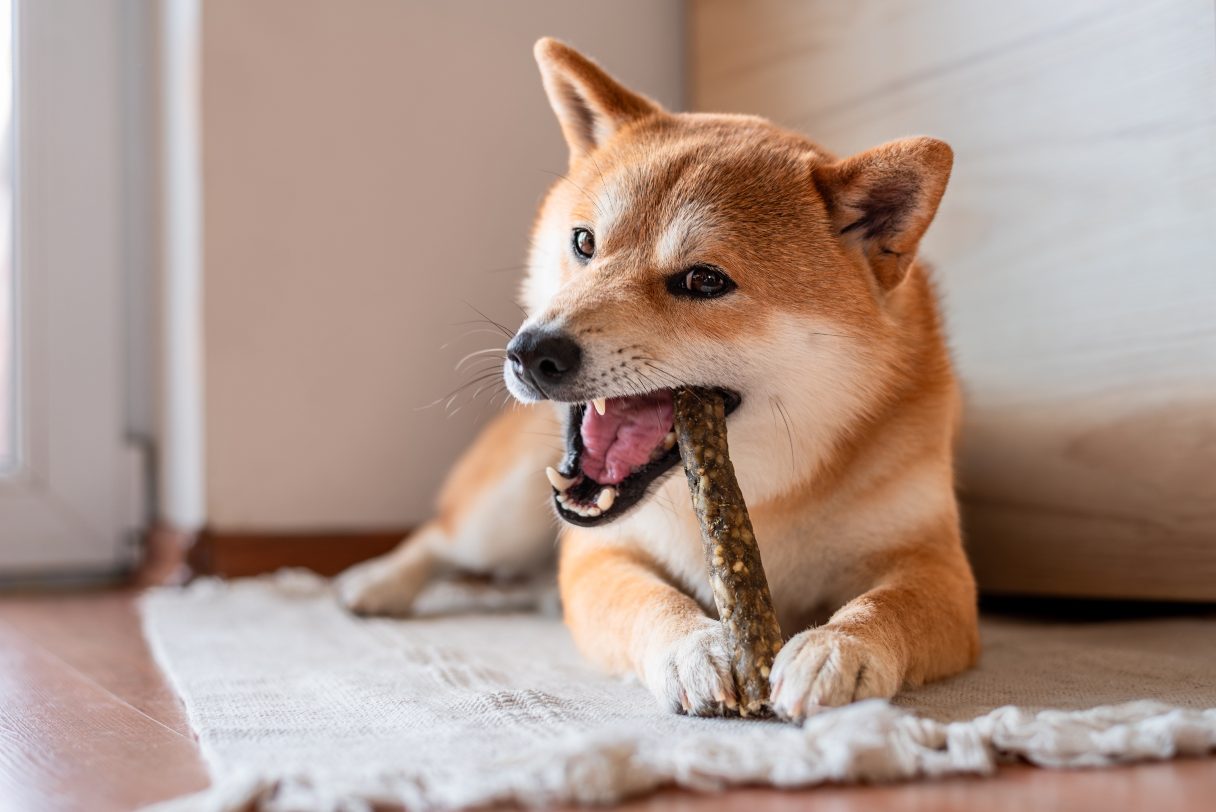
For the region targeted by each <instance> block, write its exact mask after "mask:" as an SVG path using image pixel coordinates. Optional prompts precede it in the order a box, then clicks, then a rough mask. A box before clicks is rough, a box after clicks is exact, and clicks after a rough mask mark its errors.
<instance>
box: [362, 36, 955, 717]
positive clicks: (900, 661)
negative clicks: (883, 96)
mask: <svg viewBox="0 0 1216 812" xmlns="http://www.w3.org/2000/svg"><path fill="white" fill-rule="evenodd" d="M536 57H537V61H538V63H539V65H540V68H541V74H542V77H543V79H544V84H545V87H546V90H547V91H548V93H549V96H550V101H551V103H552V105H553V108H554V111H555V112H556V114H557V116H558V119H559V122H560V123H561V126H562V131H563V133H564V134H565V136H566V139H567V142H568V144H569V146H570V167H569V172H568V175H567V176H565V177H564V178H563V179H562V180H560V181H558V182H557V183H556V184H555V185H554V186H553V188H552V189H551V190H550V191H549V193H548V195H547V196H546V198H545V200H544V202H543V204H542V206H541V210H540V214H539V216H538V218H537V221H536V225H535V229H534V234H533V249H532V254H531V258H530V264H529V274H528V278H527V280H526V281H525V283H524V288H523V299H524V303H525V305H526V306H527V308H528V310H529V312H530V313H531V314H532V315H531V317H530V318H529V319H528V322H527V323H526V325H525V326H529V325H560V326H561V329H563V330H564V331H566V332H567V333H569V334H571V335H572V336H574V337H575V338H577V340H578V341H579V343H580V345H581V346H582V348H583V356H584V362H583V363H584V365H585V366H586V367H587V373H586V374H587V376H588V378H589V380H592V381H598V382H599V383H598V384H595V385H596V386H599V387H600V389H599V390H598V391H597V394H596V395H594V396H601V395H603V396H619V395H622V394H628V393H630V392H633V391H637V390H638V389H642V388H650V389H653V388H663V387H671V386H675V385H685V384H691V385H705V386H725V387H727V388H730V389H732V390H734V391H738V392H740V393H741V394H742V397H743V405H742V406H741V408H740V409H739V411H738V413H737V414H734V415H732V416H731V418H730V422H729V426H730V444H731V453H732V459H733V461H734V464H735V468H736V471H737V473H738V476H739V480H740V484H741V486H742V488H743V492H744V494H745V496H746V498H747V500H748V507H749V511H750V513H751V517H752V520H753V523H754V525H755V527H756V533H757V538H758V539H759V540H760V545H761V553H762V556H763V558H764V561H765V564H766V570H768V573H769V579H770V585H771V588H772V592H773V597H774V601H775V604H776V607H777V611H778V616H779V618H780V620H781V622H782V625H783V628H784V629H785V630H786V631H787V633H794V634H793V636H792V638H791V639H790V640H789V642H788V643H787V645H786V647H785V649H783V651H782V652H781V654H780V655H779V656H778V658H777V662H776V663H775V665H774V669H773V674H772V681H773V699H772V703H773V707H774V708H775V710H777V712H778V713H780V714H781V715H783V716H786V717H789V718H801V717H802V716H804V715H806V714H807V713H809V712H812V711H813V709H814V708H815V707H816V706H821V705H834V704H840V703H842V702H848V701H851V700H853V699H857V698H863V697H866V696H890V695H891V694H893V693H894V692H895V691H897V690H898V689H899V688H900V687H901V686H902V685H913V684H919V683H920V682H923V681H925V680H930V679H938V678H941V677H944V676H947V675H949V674H953V673H956V672H958V671H960V670H962V669H964V668H966V667H968V666H969V665H970V664H971V663H973V662H974V661H975V658H976V657H977V656H978V637H977V632H976V612H975V586H974V582H973V579H972V576H971V572H970V569H969V567H968V565H967V562H966V558H965V556H964V555H963V550H962V543H961V538H960V533H959V524H958V512H957V506H956V502H955V498H954V494H953V470H952V445H953V439H954V433H955V430H956V426H957V423H958V419H959V409H960V406H959V394H958V388H957V384H956V382H955V379H954V375H953V372H952V367H951V363H950V358H949V355H948V352H947V349H946V345H945V341H944V338H943V335H942V327H941V324H940V319H939V316H938V312H937V304H936V300H935V296H934V293H933V290H932V286H931V283H930V279H929V277H928V272H927V269H926V267H925V266H924V265H923V264H918V263H917V262H916V259H915V257H916V249H917V246H918V244H919V241H920V239H921V237H922V236H923V234H924V232H925V230H926V228H928V226H929V224H930V222H931V221H932V219H933V215H934V213H935V212H936V209H937V205H938V202H939V201H940V199H941V196H942V194H943V192H944V190H945V186H946V182H947V180H948V178H949V174H950V168H951V161H952V156H951V152H950V148H949V147H948V146H946V145H945V144H943V143H942V142H940V141H936V140H933V139H929V138H913V139H904V140H902V141H896V142H892V143H890V144H886V145H883V146H880V147H877V148H875V149H873V150H869V151H867V152H864V153H861V154H860V155H856V156H853V157H850V158H846V159H844V160H838V159H837V158H836V157H835V156H833V155H831V154H830V153H828V152H827V151H826V150H824V149H823V148H821V147H819V146H818V145H816V144H814V143H812V142H810V141H808V140H807V139H805V138H804V137H802V136H801V135H798V134H796V133H792V132H789V131H786V130H783V129H781V128H779V127H776V126H775V125H773V124H771V123H769V122H767V121H764V120H762V119H759V118H755V117H748V116H732V115H707V114H673V113H668V112H666V111H664V110H662V109H661V108H660V107H659V106H658V105H657V104H655V103H654V102H653V101H651V100H649V99H647V98H645V97H643V96H640V95H638V94H636V93H633V92H631V91H629V90H627V89H626V88H624V87H622V86H621V85H620V84H619V83H617V82H616V81H615V80H613V79H612V78H611V77H609V76H608V75H607V74H606V73H604V72H603V71H602V70H601V69H600V68H599V67H597V66H596V65H595V64H594V63H593V62H591V61H590V60H588V59H587V58H586V57H583V56H582V55H581V54H579V53H577V52H576V51H574V50H572V49H570V48H569V47H567V46H565V45H563V44H561V43H558V42H556V41H554V40H542V41H541V42H540V43H538V44H537V48H536ZM576 227H585V228H589V229H594V233H595V235H596V252H595V256H594V260H593V261H591V262H580V261H577V260H576V259H575V257H574V256H572V254H571V251H570V250H569V235H570V233H571V229H572V228H576ZM694 263H711V264H713V265H715V266H718V267H720V268H722V269H725V270H726V271H727V272H728V273H729V275H730V276H731V277H732V278H733V279H734V280H735V282H736V283H737V285H738V287H737V289H736V290H735V291H733V292H732V293H731V294H730V295H728V296H725V297H722V298H720V299H715V300H713V301H712V302H690V301H688V300H686V299H681V298H679V297H674V296H672V295H671V294H670V293H669V292H668V290H667V289H666V287H665V283H664V280H665V279H666V278H667V277H669V276H670V275H672V274H673V273H679V272H681V270H682V269H684V268H686V267H688V266H690V265H692V264H694ZM588 385H591V384H588ZM630 387H632V388H630ZM536 411H544V407H541V408H539V409H537V410H536ZM779 416H780V418H781V419H780V420H778V417H779ZM523 419H524V418H508V419H507V420H508V421H513V420H523ZM527 419H534V418H527ZM782 423H784V427H783V426H782ZM549 425H554V424H553V423H550V424H549ZM511 426H512V424H511V423H510V422H506V423H503V424H500V425H499V426H497V427H495V428H493V429H491V430H489V432H488V433H487V434H486V435H485V437H484V438H483V439H482V440H481V441H479V443H478V445H477V446H476V447H475V449H474V450H473V451H471V452H470V454H469V455H468V456H467V457H466V459H465V460H464V461H462V462H461V464H460V465H459V466H457V468H456V470H455V473H454V474H453V479H452V484H451V486H450V487H449V489H448V490H447V492H446V493H447V494H448V496H446V497H445V498H444V500H443V501H442V507H441V517H442V520H441V521H442V528H441V532H440V533H439V534H438V535H437V536H436V540H433V541H431V542H428V549H435V550H440V551H442V550H443V549H445V548H444V543H445V542H444V541H443V540H442V539H449V538H456V539H465V542H464V543H466V544H467V543H468V541H467V539H468V538H469V535H470V534H469V531H468V528H469V527H471V526H473V525H474V524H475V522H474V521H473V520H472V519H470V518H469V517H471V516H476V515H478V512H479V511H480V510H482V508H480V507H479V505H483V504H486V503H488V501H492V500H493V499H496V498H499V496H496V494H500V491H501V490H502V489H503V488H505V487H507V486H506V485H505V484H504V483H506V482H507V481H508V480H509V479H510V477H509V476H507V475H506V473H505V472H507V471H508V470H516V469H517V468H518V465H519V460H520V459H521V458H524V459H526V460H528V461H529V464H533V461H536V460H538V459H539V457H538V456H537V455H536V453H535V452H534V451H532V450H529V449H525V448H524V445H526V441H525V440H524V439H522V435H521V433H520V432H519V430H518V429H516V428H512V427H511ZM551 457H552V455H550V459H549V460H548V462H550V463H551V462H554V461H555V460H553V459H552V458H551ZM544 464H545V463H544V462H541V463H539V464H537V465H536V479H537V480H540V481H541V484H542V485H543V477H541V476H540V468H541V467H543V465H544ZM511 487H515V486H513V485H512V486H511ZM440 537H442V538H440ZM435 555H438V556H440V557H443V556H444V555H446V554H445V553H442V552H438V553H435ZM400 569H401V567H400V566H398V567H397V570H395V572H397V577H398V580H400V578H399V575H400V572H399V571H400ZM390 571H393V570H392V567H389V566H388V565H385V566H384V567H382V568H381V576H382V577H381V578H380V582H381V583H384V582H386V580H385V579H389V578H390V576H389V575H385V574H384V573H386V572H390ZM367 580H368V579H367V578H364V582H366V581H367ZM390 580H391V579H390ZM559 582H560V586H561V591H562V598H563V602H564V606H565V613H566V620H567V623H568V625H569V627H570V630H571V632H572V634H573V636H574V639H575V641H576V642H577V644H578V645H579V647H580V648H581V649H582V650H583V651H584V652H585V653H586V654H587V656H588V657H590V658H592V659H594V660H595V661H597V662H599V663H600V664H601V665H603V666H604V667H606V668H609V669H612V670H616V671H633V672H635V673H637V674H638V675H639V676H640V677H641V678H642V679H643V681H644V682H646V684H647V685H648V686H649V687H650V688H651V689H652V690H653V691H654V692H655V694H656V696H657V697H658V698H659V700H660V701H661V702H663V703H664V704H666V705H667V706H669V707H671V708H672V709H674V710H681V709H682V710H686V711H691V712H697V713H710V712H716V711H717V710H720V709H721V707H722V703H723V702H727V703H728V704H729V699H730V697H731V691H732V686H731V685H730V683H729V678H728V674H729V670H728V669H726V672H725V673H723V655H722V648H721V640H720V639H719V638H720V634H719V628H718V624H717V623H716V621H715V619H714V617H715V615H714V608H713V604H712V600H711V597H710V594H709V589H708V585H707V583H706V578H705V572H704V560H703V558H702V552H701V542H700V538H699V530H698V528H697V524H696V521H695V517H694V516H693V514H692V510H691V507H690V505H689V503H688V495H687V492H686V490H685V486H684V482H683V478H682V477H680V476H678V475H676V476H669V477H668V478H667V479H666V480H665V481H663V482H661V483H660V484H659V485H658V486H657V487H656V488H655V493H654V495H653V496H651V497H650V498H649V499H648V500H647V501H645V502H643V503H641V504H640V505H639V506H637V507H635V508H634V509H633V511H632V512H631V513H629V514H628V515H626V516H624V517H622V518H620V519H618V520H617V521H616V522H615V523H613V524H610V525H607V526H604V527H596V528H587V529H575V528H567V529H566V530H565V531H564V532H563V533H562V545H561V562H560V570H559ZM349 583H350V582H348V585H349ZM411 583H412V582H411ZM349 591H350V592H351V593H352V595H353V597H351V598H349V599H348V602H350V603H351V604H352V605H353V606H356V608H366V607H365V606H362V607H361V604H360V603H359V600H358V598H359V595H358V589H356V588H354V587H352V588H351V589H350V590H349ZM365 591H374V590H370V589H365ZM825 619H826V620H827V622H826V624H824V625H821V626H813V625H812V624H814V623H816V622H819V621H822V620H825Z"/></svg>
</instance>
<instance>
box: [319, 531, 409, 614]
mask: <svg viewBox="0 0 1216 812" xmlns="http://www.w3.org/2000/svg"><path fill="white" fill-rule="evenodd" d="M413 544H416V542H413V541H411V542H409V543H407V546H406V547H405V548H403V549H399V550H395V551H393V552H391V553H389V554H388V555H385V556H381V557H380V558H373V559H372V560H370V561H364V562H363V563H361V564H356V565H355V566H353V567H351V568H350V569H348V570H346V571H345V572H343V573H341V574H340V575H339V576H338V577H337V579H336V580H335V582H334V588H335V589H336V590H337V593H338V600H340V601H341V602H342V604H343V605H344V606H346V608H347V609H349V610H351V611H352V612H355V613H357V614H360V615H388V616H392V617H400V616H403V615H406V614H409V611H410V607H411V606H412V605H413V603H414V598H415V597H417V595H418V592H419V591H420V590H421V589H422V587H423V586H424V585H425V584H426V581H427V578H428V577H429V576H430V573H431V570H432V565H431V561H430V557H429V555H427V554H426V553H425V551H424V550H422V549H420V548H419V549H410V545H413Z"/></svg>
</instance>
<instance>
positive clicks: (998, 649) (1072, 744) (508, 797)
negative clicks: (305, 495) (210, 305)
mask: <svg viewBox="0 0 1216 812" xmlns="http://www.w3.org/2000/svg"><path fill="white" fill-rule="evenodd" d="M541 603H542V604H547V603H551V602H549V601H545V600H542V601H541ZM535 604H536V600H535V592H533V591H530V590H523V591H517V592H511V591H509V590H507V591H503V590H495V589H489V590H485V589H482V590H472V589H463V588H460V587H458V586H455V585H452V584H440V585H437V586H436V587H435V588H434V589H432V590H431V591H430V592H429V593H425V594H424V596H423V598H422V601H421V604H420V615H421V616H419V617H416V618H413V619H409V620H381V619H358V618H354V617H351V616H350V615H348V614H347V613H346V612H345V611H343V610H342V609H341V607H339V606H338V604H337V603H336V601H335V599H334V597H333V595H332V593H331V591H330V586H329V583H328V582H327V581H325V580H324V579H321V578H319V577H317V576H313V575H310V574H307V573H301V572H295V571H292V572H282V573H279V574H278V575H275V576H272V577H267V578H262V579H254V580H243V581H233V582H220V581H201V582H197V583H195V584H193V585H191V586H190V587H188V588H185V589H177V590H170V589H162V590H157V591H154V592H151V593H149V594H148V595H147V596H146V597H145V599H144V602H143V613H144V626H145V632H146V634H147V637H148V639H149V641H150V643H151V646H152V649H153V651H154V653H155V656H156V658H157V661H158V662H159V663H160V665H161V667H162V668H163V669H164V670H165V672H166V673H167V674H168V676H169V678H170V680H171V681H172V683H173V685H174V687H175V688H176V690H177V692H178V693H179V695H180V696H181V698H182V700H183V702H184V703H185V706H186V709H187V711H188V713H189V717H190V723H191V725H192V727H193V729H194V731H195V733H196V735H197V736H198V740H199V744H200V745H201V748H202V752H203V755H204V757H205V759H206V761H207V764H208V767H209V770H210V773H211V777H212V781H213V785H212V787H211V789H209V790H207V791H206V792H204V793H202V794H199V795H193V796H189V797H186V798H181V799H178V800H175V801H171V802H169V803H167V804H164V805H162V806H161V807H160V808H162V809H171V810H196V809H197V810H203V809H206V810H236V809H242V808H247V807H249V806H253V807H255V808H261V809H270V810H363V809H368V808H370V807H371V806H372V805H373V804H385V805H393V804H401V805H404V806H405V807H406V808H408V809H417V810H431V809H436V810H454V809H462V808H467V807H471V806H476V805H482V804H488V803H494V802H519V803H523V804H552V803H559V802H560V803H606V802H611V801H617V800H621V799H623V798H627V797H630V796H635V795H638V794H642V793H645V792H648V791H652V790H654V789H657V788H659V787H662V786H668V785H679V786H683V787H689V788H692V789H697V790H714V789H719V788H722V787H726V786H730V785H734V784H751V785H770V786H775V787H807V786H811V785H814V784H819V783H822V782H826V781H833V782H842V781H845V782H847V781H871V782H872V781H892V780H900V779H912V778H917V777H932V776H944V775H951V774H962V773H967V774H987V773H991V772H992V771H993V770H994V769H995V767H996V765H997V764H998V763H999V762H1000V761H1001V760H1004V759H1019V758H1020V759H1024V760H1028V761H1030V762H1032V763H1035V764H1039V765H1043V766H1047V767H1056V766H1093V767H1099V766H1104V765H1110V764H1118V763H1122V762H1130V761H1137V760H1149V759H1168V758H1173V757H1175V756H1178V755H1184V754H1187V755H1201V754H1206V753H1212V752H1213V751H1216V617H1211V616H1209V617H1183V618H1178V617H1171V618H1155V619H1139V620H1120V621H1103V622H1097V621H1091V622H1070V623H1047V622H1042V621H1028V620H1018V619H1013V618H1003V617H989V618H986V619H985V621H984V624H983V639H984V656H983V662H982V664H981V665H980V667H979V668H977V669H975V670H973V671H971V672H969V673H967V674H964V675H962V676H960V677H956V678H954V679H951V680H948V681H946V682H942V683H938V684H935V685H931V686H927V687H925V688H922V689H919V690H916V691H910V692H907V693H905V694H904V695H901V696H899V697H897V698H896V700H895V701H894V702H891V703H888V702H884V701H879V700H871V701H867V702H862V703H859V704H856V705H852V706H849V707H845V708H841V709H837V710H832V711H827V712H824V713H821V714H819V715H817V716H815V717H813V718H811V719H810V720H808V721H807V722H806V723H805V724H804V725H802V726H801V727H799V726H795V725H790V724H783V723H779V722H775V721H766V722H757V721H740V720H725V719H696V718H688V717H682V716H675V715H670V714H667V713H664V712H661V711H660V710H659V709H658V707H657V706H656V704H655V702H654V700H653V699H652V698H651V696H650V694H649V693H648V692H647V691H646V689H645V688H643V687H642V686H641V685H640V684H638V683H637V682H634V681H630V680H621V679H616V678H612V677H608V676H605V675H603V674H601V673H599V672H597V671H596V670H594V669H592V668H590V667H589V666H588V665H586V664H585V663H584V662H583V661H582V660H581V659H580V657H579V656H578V654H577V652H576V651H575V649H574V647H573V644H572V643H571V641H570V638H569V636H568V634H567V633H566V631H565V629H564V627H563V626H562V625H561V622H560V620H559V619H557V617H556V616H555V614H554V612H553V611H552V608H551V606H550V609H549V611H547V612H546V611H540V612H537V611H532V612H522V611H519V610H520V609H521V608H527V607H532V606H534V605H535Z"/></svg>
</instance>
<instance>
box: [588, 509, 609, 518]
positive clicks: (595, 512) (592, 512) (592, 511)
mask: <svg viewBox="0 0 1216 812" xmlns="http://www.w3.org/2000/svg"><path fill="white" fill-rule="evenodd" d="M603 512H604V511H602V510H600V509H599V508H597V507H593V508H587V512H586V513H584V514H583V515H584V516H590V517H592V518H595V517H596V516H598V515H600V514H601V513H603Z"/></svg>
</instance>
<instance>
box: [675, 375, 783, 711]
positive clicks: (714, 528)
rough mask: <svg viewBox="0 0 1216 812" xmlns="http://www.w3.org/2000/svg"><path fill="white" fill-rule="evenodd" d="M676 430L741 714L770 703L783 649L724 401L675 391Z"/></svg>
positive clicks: (693, 391)
mask: <svg viewBox="0 0 1216 812" xmlns="http://www.w3.org/2000/svg"><path fill="white" fill-rule="evenodd" d="M675 431H676V439H677V440H678V441H679V444H680V457H681V459H682V460H683V461H684V473H685V474H686V475H687V476H688V490H689V492H690V493H691V494H692V506H693V510H694V511H696V514H697V519H698V520H699V521H700V523H701V540H702V541H703V542H704V544H705V561H706V563H707V564H708V566H709V582H710V586H712V588H713V593H714V603H716V604H717V606H718V615H719V617H721V618H722V625H723V627H724V628H725V630H726V639H727V644H728V645H729V646H730V649H731V669H732V671H733V674H734V678H735V690H736V693H737V696H738V700H739V713H740V715H742V716H749V715H752V714H757V713H759V712H761V711H762V710H763V709H764V705H765V703H766V702H767V701H768V675H769V669H771V668H772V667H773V657H775V656H776V654H777V652H778V651H779V650H780V649H781V628H780V626H778V624H777V615H776V613H775V612H774V611H773V598H772V595H771V594H770V593H769V589H768V580H767V579H766V578H765V577H764V566H763V565H762V564H761V563H760V548H759V547H758V546H757V545H756V535H755V533H754V532H753V531H752V523H751V519H750V518H748V515H747V505H745V504H744V502H743V494H742V493H741V492H740V491H739V483H738V481H737V480H736V479H735V468H734V466H733V465H731V462H730V454H729V452H728V450H727V442H726V404H725V403H724V401H723V399H722V396H721V395H720V394H718V393H717V392H715V391H713V390H709V389H692V388H684V389H677V390H675Z"/></svg>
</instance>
